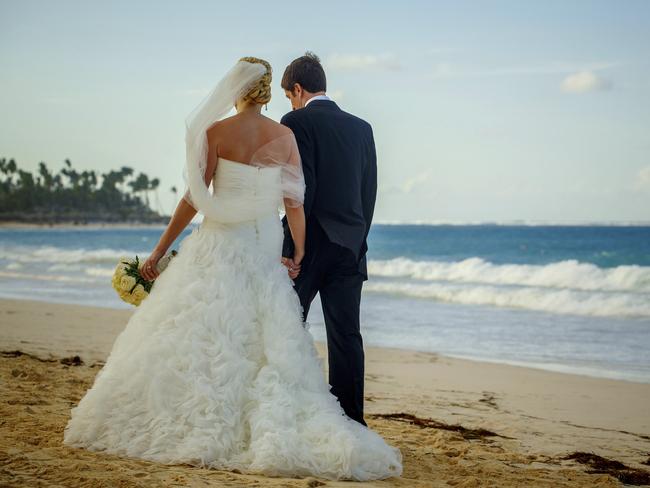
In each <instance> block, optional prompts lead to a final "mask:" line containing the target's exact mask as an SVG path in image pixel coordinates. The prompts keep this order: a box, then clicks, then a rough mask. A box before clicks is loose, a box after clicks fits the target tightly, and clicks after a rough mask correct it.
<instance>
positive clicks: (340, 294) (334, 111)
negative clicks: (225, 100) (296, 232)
mask: <svg viewBox="0 0 650 488" xmlns="http://www.w3.org/2000/svg"><path fill="white" fill-rule="evenodd" d="M282 88H284V91H285V94H286V96H287V98H288V99H289V100H290V101H291V107H292V108H293V111H292V112H289V113H288V114H286V115H285V116H284V117H282V120H281V123H282V124H284V125H286V126H287V127H289V128H290V129H291V130H292V131H293V133H294V134H295V136H296V141H297V143H298V149H299V151H300V156H301V159H302V168H303V172H304V175H305V183H306V187H307V188H306V191H305V202H304V209H305V217H306V219H307V228H306V242H305V257H304V258H303V260H302V262H301V263H300V265H296V264H295V263H294V262H293V259H292V257H293V254H294V253H293V241H292V239H291V233H290V232H289V226H288V223H287V219H286V217H285V218H284V220H283V225H284V243H283V249H282V256H283V263H284V264H285V265H286V266H287V268H289V276H290V277H291V278H292V279H294V284H295V290H296V292H297V293H298V296H299V297H300V303H301V304H302V307H303V310H304V316H303V319H304V320H306V319H307V314H308V313H309V306H310V305H311V302H312V300H313V299H314V297H315V296H316V293H317V292H320V299H321V304H322V308H323V315H324V317H325V328H326V330H327V350H328V364H329V384H330V386H331V389H330V391H331V392H332V393H333V394H334V395H335V396H336V397H337V398H338V399H339V402H340V404H341V406H342V407H343V410H345V413H346V414H347V415H348V416H349V417H350V418H352V419H354V420H356V421H357V422H360V423H361V424H363V425H367V424H366V422H365V421H364V419H363V387H364V384H363V383H364V351H363V341H362V338H361V332H360V327H359V304H360V301H361V287H362V284H363V282H364V281H365V280H367V279H368V273H367V270H366V250H367V249H368V247H367V244H366V238H367V236H368V230H369V229H370V223H371V222H372V215H373V212H374V208H375V198H376V195H377V157H376V153H375V143H374V139H373V133H372V127H371V126H370V124H368V123H367V122H366V121H364V120H362V119H360V118H358V117H355V116H354V115H351V114H349V113H347V112H344V111H343V110H341V109H340V108H339V106H338V105H337V104H336V103H335V102H334V101H332V100H330V99H329V98H328V97H327V95H325V90H326V80H325V71H324V70H323V67H322V66H321V63H320V60H319V59H318V57H317V56H316V55H315V54H313V53H310V52H307V53H306V54H305V55H304V56H301V57H299V58H298V59H295V60H294V61H293V62H292V63H291V64H290V65H289V66H287V69H286V70H285V72H284V76H283V77H282ZM292 270H293V271H292Z"/></svg>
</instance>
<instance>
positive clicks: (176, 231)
mask: <svg viewBox="0 0 650 488" xmlns="http://www.w3.org/2000/svg"><path fill="white" fill-rule="evenodd" d="M216 168H217V148H216V146H214V145H213V144H212V143H211V142H210V140H209V138H208V161H207V165H206V170H205V175H204V180H205V186H207V187H208V188H209V187H210V181H211V180H212V175H214V172H215V170H216ZM196 212H197V210H196V209H195V208H194V207H192V206H191V205H190V204H189V203H188V202H187V200H185V198H181V200H180V202H178V205H176V209H175V210H174V215H172V218H171V220H170V221H169V224H167V227H166V228H165V231H164V232H163V233H162V235H161V236H160V239H159V240H158V244H156V247H154V250H153V251H152V253H151V255H150V256H149V257H148V258H147V260H146V261H145V262H144V263H143V265H142V277H143V278H145V279H147V280H154V279H156V277H157V276H158V274H159V273H158V272H157V271H156V263H158V260H159V259H160V258H162V257H163V256H164V255H165V253H166V252H167V249H169V246H171V245H172V243H173V242H174V241H175V240H176V238H177V237H178V236H179V235H180V234H181V232H183V230H184V229H185V227H187V226H188V224H189V223H190V222H191V221H192V219H193V218H194V216H195V215H196ZM149 265H151V267H149Z"/></svg>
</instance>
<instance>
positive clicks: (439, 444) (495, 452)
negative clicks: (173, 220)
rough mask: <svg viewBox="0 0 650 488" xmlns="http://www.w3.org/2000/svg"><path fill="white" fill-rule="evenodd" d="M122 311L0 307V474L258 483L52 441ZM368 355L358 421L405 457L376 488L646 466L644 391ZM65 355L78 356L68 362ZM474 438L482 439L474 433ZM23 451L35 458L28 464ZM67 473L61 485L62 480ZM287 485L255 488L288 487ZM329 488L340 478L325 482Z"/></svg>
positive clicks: (70, 480)
mask: <svg viewBox="0 0 650 488" xmlns="http://www.w3.org/2000/svg"><path fill="white" fill-rule="evenodd" d="M132 313H133V310H128V309H114V308H110V307H94V306H87V305H70V304H62V303H52V302H43V301H36V300H22V299H0V344H1V349H2V354H1V355H0V374H1V376H0V377H1V378H2V379H3V381H0V394H2V396H3V397H4V398H8V399H9V400H7V401H6V402H0V406H2V411H0V414H2V415H3V418H7V419H9V421H8V422H5V423H4V425H3V426H0V434H2V435H0V439H5V440H3V441H0V443H1V444H0V453H2V452H5V454H6V456H5V457H6V458H7V459H9V461H8V462H7V464H6V467H8V468H7V469H8V471H7V472H12V469H15V472H16V473H20V475H21V476H27V475H25V473H27V472H28V471H29V470H30V469H32V468H33V469H32V470H33V473H34V475H33V476H34V477H33V478H29V477H27V478H21V479H22V480H23V481H26V483H25V484H27V485H29V484H30V483H29V482H27V481H33V479H39V477H40V478H41V479H42V475H43V471H42V466H43V463H44V462H46V463H51V464H52V465H53V466H55V467H54V468H52V469H51V470H50V471H48V473H47V475H48V478H47V479H49V480H56V481H57V482H58V483H59V484H63V485H66V486H73V485H74V486H80V485H82V484H81V483H79V479H78V478H77V477H79V476H81V475H80V473H79V464H80V463H81V464H83V465H84V466H89V468H88V469H91V471H90V472H87V471H84V472H83V473H82V474H83V476H91V477H92V475H93V473H95V470H96V472H97V473H98V474H97V476H101V474H99V473H105V472H106V470H107V469H108V470H109V471H111V475H110V476H116V477H117V478H115V479H121V480H127V481H125V483H128V480H129V479H133V478H131V477H132V476H134V475H133V474H132V473H133V471H132V468H133V469H135V468H134V466H135V467H136V468H137V469H139V470H145V471H147V470H153V471H154V472H157V473H161V471H160V470H161V469H163V472H165V473H170V472H173V473H176V474H178V473H179V472H180V473H182V475H183V476H185V477H186V478H187V479H189V478H191V477H192V476H195V475H197V473H201V474H202V475H204V474H205V475H206V476H208V475H209V476H210V477H211V478H210V479H211V480H212V482H213V483H217V484H218V483H219V481H221V482H223V481H224V476H229V477H230V478H228V480H229V481H232V485H229V486H250V483H251V482H252V480H253V479H255V480H257V479H258V478H257V477H255V478H251V477H250V475H244V474H238V475H237V476H235V474H233V473H231V472H224V471H217V472H212V471H209V470H208V471H205V470H197V469H196V468H189V467H177V466H174V467H169V466H166V467H162V468H161V466H159V465H157V464H155V463H147V462H144V461H134V460H130V461H127V460H123V459H121V458H119V457H115V456H106V455H103V454H101V453H88V452H86V451H84V450H78V449H70V448H67V447H64V446H61V445H60V442H59V437H60V436H61V435H62V429H63V427H64V425H65V419H66V418H67V417H68V415H69V408H70V407H71V406H72V405H74V404H75V403H76V402H77V401H78V400H79V398H80V397H81V395H83V393H84V392H85V391H86V389H87V388H88V387H90V386H91V385H92V380H93V378H94V377H95V375H96V374H97V372H98V371H99V369H100V367H101V364H102V363H103V362H104V361H105V359H106V357H107V355H108V353H109V352H110V350H111V348H112V344H113V342H114V340H115V338H116V337H117V335H118V334H119V333H120V332H121V331H122V330H123V328H124V326H125V325H126V324H127V322H128V320H129V317H130V316H131V314H132ZM316 346H317V350H318V352H319V356H320V357H321V358H323V359H324V371H323V373H324V375H325V374H326V371H327V362H326V357H327V354H326V347H325V345H324V344H323V343H321V342H316ZM14 351H22V352H23V353H25V354H20V353H15V352H14ZM365 351H366V382H365V392H364V393H365V394H364V396H365V417H366V419H367V421H368V424H369V426H370V427H371V428H373V429H375V430H377V432H379V433H380V434H381V435H383V436H385V438H386V439H387V440H389V441H390V442H391V443H393V444H395V445H397V446H399V447H400V450H401V451H402V452H403V454H404V458H405V471H404V475H403V477H402V478H401V479H399V480H396V481H393V480H387V481H386V482H383V483H382V486H400V487H406V486H408V487H420V486H421V487H425V486H426V487H430V486H449V485H455V486H483V484H482V483H483V481H487V480H490V482H495V480H496V485H497V486H502V487H515V486H567V487H573V486H603V487H613V486H621V485H620V483H619V481H617V480H616V478H614V477H612V476H609V475H607V474H586V473H585V472H584V470H585V469H588V467H586V466H583V465H580V464H578V463H576V462H575V461H570V460H566V456H569V455H572V454H575V453H585V452H586V453H594V454H597V455H598V456H602V457H605V458H608V459H614V460H616V461H620V462H622V463H625V465H627V466H630V467H631V469H632V468H633V469H637V470H642V471H643V472H644V473H646V472H648V471H649V470H648V469H647V466H646V464H645V463H646V461H647V460H648V453H649V452H650V415H648V407H647V405H650V385H649V384H644V383H636V382H628V381H625V380H613V379H603V378H593V377H588V376H583V375H574V374H567V373H556V372H550V371H544V370H539V369H533V368H528V367H523V366H510V365H504V364H498V363H490V362H484V361H474V360H470V359H458V358H454V357H450V356H444V355H441V354H435V353H428V352H418V351H412V350H407V349H395V348H383V347H374V346H366V347H365ZM74 356H79V357H80V360H77V361H74V360H72V358H74ZM76 364H78V365H76ZM324 378H326V376H324ZM30 429H37V431H33V430H30ZM39 429H40V430H39ZM475 432H483V433H485V432H489V433H490V434H485V435H487V437H485V435H484V436H479V437H478V438H476V437H471V435H474V434H472V433H475ZM463 433H469V434H471V435H470V437H467V436H465V437H464V435H465V434H463ZM35 438H36V439H39V442H40V441H42V442H43V443H44V444H43V446H44V447H42V448H39V447H34V442H33V441H30V439H35ZM10 446H11V447H10ZM30 453H31V455H33V457H34V459H38V461H35V462H32V461H30V459H31V458H30ZM133 463H135V464H133ZM28 468H29V469H28ZM179 470H180V471H179ZM125 473H126V474H125ZM128 473H131V475H128ZM224 473H225V474H224ZM63 474H65V476H66V477H67V478H66V480H67V484H66V483H61V479H62V478H61V476H63ZM120 476H121V477H120ZM124 476H126V478H125V477H124ZM648 476H650V473H648ZM188 477H189V478H188ZM231 478H232V480H231ZM1 479H2V475H1V474H0V480H1ZM94 479H95V480H96V479H97V478H94ZM259 479H260V480H261V481H260V482H261V483H267V481H268V480H269V479H268V478H263V477H261V478H259ZM286 480H287V479H277V480H271V481H269V482H268V484H267V485H264V486H278V487H279V486H294V485H293V484H289V483H287V482H286ZM472 480H474V481H472ZM167 481H168V482H169V480H167ZM276 482H277V485H274V484H273V483H276ZM465 482H470V484H467V485H464V483H465ZM238 483H239V484H238ZM32 484H33V483H32ZM90 485H91V483H90V484H88V486H90ZM362 485H363V484H362ZM125 486H126V485H125ZM129 486H130V485H129ZM137 486H140V485H137ZM142 486H154V485H151V484H143V485H142ZM155 486H159V485H155ZM160 486H162V484H161V485H160ZM295 486H306V485H304V484H299V485H295ZM314 486H315V485H314ZM328 486H332V487H334V486H341V487H343V486H347V484H345V483H343V482H342V483H340V484H338V483H331V482H328ZM367 486H377V485H376V484H372V483H370V484H368V485H367ZM490 486H492V485H490Z"/></svg>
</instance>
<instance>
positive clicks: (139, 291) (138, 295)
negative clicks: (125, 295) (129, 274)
mask: <svg viewBox="0 0 650 488" xmlns="http://www.w3.org/2000/svg"><path fill="white" fill-rule="evenodd" d="M131 295H133V299H134V300H135V301H136V302H138V303H139V302H140V301H142V299H143V298H145V297H146V296H147V295H148V293H147V292H146V291H145V289H144V286H142V285H141V284H137V285H136V287H135V288H134V289H133V291H132V292H131Z"/></svg>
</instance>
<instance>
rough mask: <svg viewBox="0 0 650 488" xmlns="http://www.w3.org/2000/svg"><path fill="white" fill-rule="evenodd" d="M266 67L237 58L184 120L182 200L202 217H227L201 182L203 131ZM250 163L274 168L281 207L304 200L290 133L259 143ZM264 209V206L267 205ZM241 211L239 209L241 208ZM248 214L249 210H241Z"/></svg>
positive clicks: (258, 204)
mask: <svg viewBox="0 0 650 488" xmlns="http://www.w3.org/2000/svg"><path fill="white" fill-rule="evenodd" d="M265 72H266V67H265V66H264V65H262V64H260V63H251V62H249V61H244V60H240V61H238V62H237V63H235V65H234V66H233V67H231V68H230V69H229V70H228V72H227V73H226V74H225V75H224V76H223V78H221V80H220V81H219V82H218V83H217V84H216V86H215V87H214V88H213V89H212V90H211V91H210V92H209V93H208V94H207V95H206V96H205V97H204V98H203V100H202V101H201V102H200V103H199V104H198V105H197V106H196V107H195V108H194V109H193V110H192V111H191V112H190V114H189V115H188V116H187V118H186V119H185V126H186V132H185V146H186V164H185V166H184V167H183V180H184V181H185V194H184V197H183V198H185V200H186V201H187V202H188V203H190V205H192V206H193V207H194V208H195V209H197V211H199V212H201V213H202V214H203V215H204V216H205V217H206V218H209V219H212V220H219V221H224V220H228V218H229V217H232V215H230V216H229V215H227V214H226V211H227V209H225V208H224V207H223V206H222V205H221V204H220V202H219V201H218V199H215V198H214V197H213V194H212V193H210V191H209V189H208V186H206V184H205V172H206V168H207V158H208V138H207V133H206V132H207V130H208V129H209V128H210V127H211V126H212V125H214V124H215V123H216V122H218V121H219V120H221V119H223V118H224V117H225V116H226V115H228V113H229V112H230V111H231V110H232V108H233V107H234V105H235V103H236V101H237V100H238V99H239V98H240V97H242V96H244V95H246V93H247V92H248V91H249V90H250V89H251V88H252V87H253V86H254V84H255V83H256V82H257V81H258V80H259V79H260V78H261V77H262V76H263V75H264V74H265ZM249 164H250V165H251V166H258V167H277V168H279V169H280V171H279V176H280V178H279V180H278V185H279V191H280V194H281V196H282V197H283V203H284V205H285V206H292V207H293V206H299V205H302V203H303V201H304V192H305V182H304V175H303V172H302V166H301V163H300V153H299V151H298V146H297V144H296V140H295V137H294V136H293V134H287V135H286V136H283V137H277V138H276V139H274V140H272V141H269V142H268V143H267V144H264V145H262V146H261V147H260V148H259V149H258V150H257V151H256V152H255V155H254V156H253V158H252V160H251V161H250V162H249ZM240 204H241V205H242V206H246V205H247V206H249V207H251V208H250V209H249V210H253V208H252V207H260V208H262V207H264V206H267V205H268V202H255V201H250V200H249V201H242V202H240ZM267 209H268V206H267ZM242 210H243V209H242ZM244 213H250V212H244Z"/></svg>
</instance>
